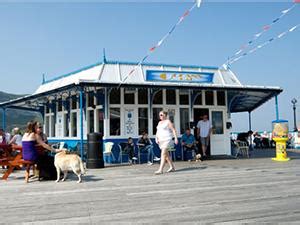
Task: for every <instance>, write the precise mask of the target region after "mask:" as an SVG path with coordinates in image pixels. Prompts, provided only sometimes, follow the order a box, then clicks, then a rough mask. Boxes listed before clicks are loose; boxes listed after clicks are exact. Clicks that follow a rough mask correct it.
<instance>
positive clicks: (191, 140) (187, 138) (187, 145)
mask: <svg viewBox="0 0 300 225" xmlns="http://www.w3.org/2000/svg"><path fill="white" fill-rule="evenodd" d="M181 146H182V148H183V158H184V154H185V152H186V151H192V157H193V159H195V154H198V153H199V152H198V148H197V142H196V139H195V137H194V135H193V134H192V133H191V130H190V128H187V129H186V130H185V133H184V134H183V135H182V139H181Z"/></svg>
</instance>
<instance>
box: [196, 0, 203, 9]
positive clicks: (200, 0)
mask: <svg viewBox="0 0 300 225" xmlns="http://www.w3.org/2000/svg"><path fill="white" fill-rule="evenodd" d="M196 2H197V7H198V8H200V5H201V2H202V0H196Z"/></svg>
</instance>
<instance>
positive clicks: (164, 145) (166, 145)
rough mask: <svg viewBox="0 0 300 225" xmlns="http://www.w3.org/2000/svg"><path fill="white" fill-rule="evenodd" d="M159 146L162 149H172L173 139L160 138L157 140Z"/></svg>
mask: <svg viewBox="0 0 300 225" xmlns="http://www.w3.org/2000/svg"><path fill="white" fill-rule="evenodd" d="M158 145H159V148H160V149H161V150H162V149H172V148H174V141H173V140H172V139H170V140H161V141H159V144H158Z"/></svg>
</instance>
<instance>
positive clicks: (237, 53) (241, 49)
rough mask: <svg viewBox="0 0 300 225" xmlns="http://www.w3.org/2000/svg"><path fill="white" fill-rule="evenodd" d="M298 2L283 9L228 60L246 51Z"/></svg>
mask: <svg viewBox="0 0 300 225" xmlns="http://www.w3.org/2000/svg"><path fill="white" fill-rule="evenodd" d="M297 3H300V0H294V1H293V5H292V6H291V7H290V8H288V9H285V10H282V11H281V15H280V16H279V17H277V18H275V19H274V20H272V22H271V23H270V24H267V25H264V26H263V27H262V30H261V31H259V32H258V33H256V34H254V35H253V37H252V39H251V40H250V41H248V42H247V43H246V44H244V45H242V46H241V48H240V49H239V50H237V51H236V52H235V53H234V55H232V56H231V57H229V59H228V62H230V61H231V60H232V59H234V58H236V57H237V56H238V55H240V54H241V53H242V52H243V51H245V50H246V49H247V48H248V47H249V46H250V45H252V44H253V43H254V42H255V41H256V40H257V39H258V38H260V37H261V36H262V35H263V34H264V33H265V32H267V31H268V30H270V29H271V28H272V26H273V25H274V24H276V23H277V22H278V21H279V20H280V19H281V18H282V17H284V16H286V15H287V14H288V13H289V12H291V11H292V10H293V9H294V8H295V7H296V5H297Z"/></svg>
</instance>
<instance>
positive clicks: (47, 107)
mask: <svg viewBox="0 0 300 225" xmlns="http://www.w3.org/2000/svg"><path fill="white" fill-rule="evenodd" d="M45 107H46V113H50V107H49V105H48V104H47V105H45Z"/></svg>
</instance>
